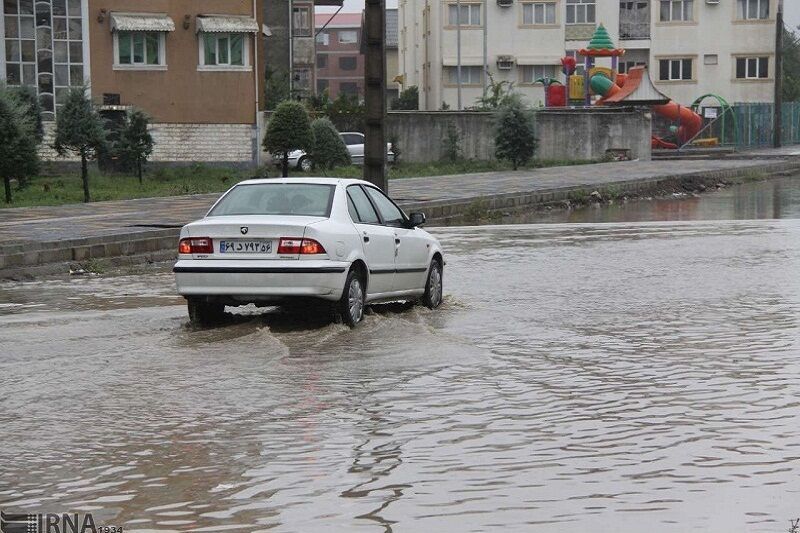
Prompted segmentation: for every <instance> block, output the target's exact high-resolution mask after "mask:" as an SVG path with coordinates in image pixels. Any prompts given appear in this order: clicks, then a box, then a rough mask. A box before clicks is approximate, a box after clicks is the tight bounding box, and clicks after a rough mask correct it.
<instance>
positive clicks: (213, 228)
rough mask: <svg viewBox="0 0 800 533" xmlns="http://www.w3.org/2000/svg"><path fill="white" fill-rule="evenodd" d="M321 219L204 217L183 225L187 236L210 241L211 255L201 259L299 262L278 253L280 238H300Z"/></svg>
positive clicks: (255, 216)
mask: <svg viewBox="0 0 800 533" xmlns="http://www.w3.org/2000/svg"><path fill="white" fill-rule="evenodd" d="M323 220H326V219H325V218H324V217H312V216H285V215H280V216H277V215H274V216H273V215H251V216H237V217H226V216H220V217H207V218H204V219H203V220H200V221H198V222H194V223H192V224H190V225H189V226H187V231H188V236H189V237H209V238H211V240H212V243H213V247H214V248H213V250H214V252H213V253H212V254H209V255H203V256H202V258H203V259H261V260H270V259H275V260H277V259H299V257H300V254H279V253H278V244H279V241H280V239H281V238H287V237H288V238H292V237H294V238H298V239H302V238H303V237H304V236H305V230H306V227H307V226H308V225H309V224H314V223H316V222H321V221H323ZM196 256H197V257H198V258H199V257H200V256H199V255H197V254H196Z"/></svg>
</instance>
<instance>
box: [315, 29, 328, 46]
mask: <svg viewBox="0 0 800 533" xmlns="http://www.w3.org/2000/svg"><path fill="white" fill-rule="evenodd" d="M317 44H318V45H320V46H328V45H329V44H331V35H330V33H328V32H326V31H323V32H320V33H318V34H317Z"/></svg>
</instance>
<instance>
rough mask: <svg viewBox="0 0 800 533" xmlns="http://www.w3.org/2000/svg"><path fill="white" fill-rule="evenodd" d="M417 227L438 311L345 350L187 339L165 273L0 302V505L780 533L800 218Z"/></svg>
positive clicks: (11, 295)
mask: <svg viewBox="0 0 800 533" xmlns="http://www.w3.org/2000/svg"><path fill="white" fill-rule="evenodd" d="M726 193H727V191H726V192H725V193H723V194H726ZM709 196H710V195H709ZM651 205H652V204H651ZM782 209H784V210H783V212H784V213H785V212H788V211H787V209H789V210H790V209H796V206H794V207H793V206H785V208H782ZM795 212H796V211H795ZM645 218H647V217H645ZM436 232H437V233H438V235H439V236H440V238H441V239H442V240H443V242H444V243H445V247H446V249H447V251H448V253H449V257H448V265H447V276H446V283H447V288H446V292H447V294H448V298H447V302H446V304H445V305H444V306H443V308H442V309H440V310H438V311H433V312H432V311H429V310H426V309H424V308H420V307H413V308H408V307H407V306H381V307H379V308H377V309H375V310H374V311H373V312H371V314H369V315H368V316H367V317H366V320H365V322H364V323H363V324H361V326H360V327H359V328H357V329H355V330H350V329H348V328H346V327H344V326H342V325H337V324H330V323H326V322H324V321H320V320H317V319H315V318H313V317H311V318H305V317H297V316H291V315H286V314H283V313H280V312H277V311H270V312H268V313H267V314H265V315H258V316H240V317H238V318H237V319H235V320H234V321H233V322H232V323H231V324H230V325H228V326H226V327H221V328H217V329H212V330H200V331H198V330H192V329H190V328H189V327H188V326H187V324H186V317H185V310H184V308H183V306H182V305H181V300H180V299H177V298H175V296H174V286H173V283H172V277H171V275H170V274H168V273H166V272H160V273H153V274H149V275H146V276H144V275H139V276H125V277H115V278H79V279H72V280H62V281H48V282H36V283H24V284H8V285H3V286H0V302H3V303H4V305H3V306H2V307H0V343H1V344H2V346H4V347H5V349H3V350H2V354H1V355H0V375H2V381H1V382H0V422H1V423H2V427H3V436H2V438H0V465H2V467H0V508H3V509H8V508H14V509H21V510H25V511H51V512H52V511H62V510H67V509H69V510H76V511H92V512H93V513H94V515H95V519H96V520H97V521H98V522H104V523H109V524H119V525H124V526H125V527H126V530H128V531H190V530H191V531H224V530H229V529H230V530H232V531H248V532H249V531H265V530H270V531H375V532H381V531H459V532H461V531H487V530H500V529H502V530H508V531H532V530H533V531H547V532H550V531H625V532H627V531H630V532H638V531H642V530H643V529H644V528H646V529H647V530H648V531H688V530H697V531H725V532H729V531H784V530H786V529H787V528H786V521H787V520H788V519H789V518H792V517H797V516H798V515H800V508H798V504H797V493H798V491H800V479H798V477H797V475H796V465H797V464H798V461H799V460H800V446H799V445H798V443H800V410H798V409H799V406H798V400H797V398H798V397H800V358H798V355H800V350H798V339H800V324H799V323H798V322H799V321H798V317H800V282H798V276H797V272H798V269H799V268H800V222H799V221H798V220H782V221H777V220H773V221H757V220H744V221H738V222H732V221H705V222H657V223H623V224H583V225H570V224H551V225H516V226H485V227H480V228H453V229H451V228H447V229H439V230H437V231H436ZM245 315H247V310H245Z"/></svg>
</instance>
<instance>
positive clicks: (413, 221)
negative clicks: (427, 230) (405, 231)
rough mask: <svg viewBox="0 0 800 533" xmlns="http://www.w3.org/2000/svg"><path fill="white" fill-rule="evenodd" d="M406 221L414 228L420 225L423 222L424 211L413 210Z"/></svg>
mask: <svg viewBox="0 0 800 533" xmlns="http://www.w3.org/2000/svg"><path fill="white" fill-rule="evenodd" d="M408 223H409V224H410V225H411V227H412V228H416V227H417V226H422V225H424V224H425V213H422V212H420V211H415V212H413V213H411V214H410V215H409V216H408Z"/></svg>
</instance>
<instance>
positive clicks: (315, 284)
mask: <svg viewBox="0 0 800 533" xmlns="http://www.w3.org/2000/svg"><path fill="white" fill-rule="evenodd" d="M424 223H425V215H424V214H423V213H411V214H410V215H408V216H406V214H405V213H403V211H402V210H401V209H400V208H399V207H397V205H396V204H395V203H394V202H393V201H392V200H391V199H390V198H389V197H388V196H387V195H386V194H384V193H383V191H381V190H380V189H378V188H377V187H375V186H374V185H372V184H370V183H368V182H366V181H361V180H355V179H337V178H278V179H257V180H247V181H243V182H241V183H239V184H237V185H235V186H234V187H232V188H231V189H230V190H228V192H226V193H225V194H224V195H223V196H222V197H221V198H220V199H219V200H217V202H216V203H215V204H214V206H213V207H212V208H211V210H210V211H209V212H208V214H207V215H206V216H205V217H204V218H203V219H201V220H198V221H196V222H192V223H191V224H187V225H186V226H184V227H183V229H182V230H181V236H180V242H179V248H178V262H177V263H175V267H174V269H173V271H174V272H175V280H176V284H177V288H178V293H179V294H181V295H182V296H184V297H185V298H186V300H187V303H188V309H189V317H190V320H191V322H192V323H194V324H199V325H203V324H210V323H214V322H216V321H218V320H219V319H220V318H222V316H223V312H224V308H225V306H226V305H235V306H238V305H245V304H250V303H253V304H256V305H283V304H289V305H297V304H298V303H299V304H300V305H309V306H319V305H320V304H324V305H332V306H333V309H334V311H335V312H336V313H338V314H340V315H341V317H342V319H343V320H344V322H346V323H347V324H349V325H350V326H355V325H356V324H357V323H358V322H359V321H360V320H361V318H362V317H363V313H364V306H365V305H367V304H369V303H373V302H384V301H396V300H419V301H421V302H422V303H423V304H424V305H426V306H428V307H429V308H431V309H433V308H436V307H438V306H439V304H441V303H442V297H443V292H442V291H443V285H442V280H443V273H444V265H445V260H444V254H443V252H442V248H441V246H440V244H439V241H437V240H436V239H435V238H434V237H433V236H431V235H430V234H429V233H428V232H427V231H425V230H423V229H422V228H421V226H422V225H423V224H424Z"/></svg>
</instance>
